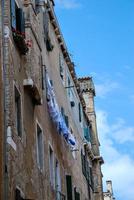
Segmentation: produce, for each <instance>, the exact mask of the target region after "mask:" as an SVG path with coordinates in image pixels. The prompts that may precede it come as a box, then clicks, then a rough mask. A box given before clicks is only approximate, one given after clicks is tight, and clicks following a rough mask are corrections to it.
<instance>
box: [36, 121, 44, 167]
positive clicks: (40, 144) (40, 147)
mask: <svg viewBox="0 0 134 200" xmlns="http://www.w3.org/2000/svg"><path fill="white" fill-rule="evenodd" d="M37 161H38V165H39V168H40V169H43V140H42V130H41V128H40V126H39V125H38V124H37Z"/></svg>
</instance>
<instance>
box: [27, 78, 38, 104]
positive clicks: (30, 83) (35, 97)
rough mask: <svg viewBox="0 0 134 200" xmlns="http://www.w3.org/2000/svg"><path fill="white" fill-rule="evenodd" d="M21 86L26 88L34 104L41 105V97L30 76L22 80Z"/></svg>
mask: <svg viewBox="0 0 134 200" xmlns="http://www.w3.org/2000/svg"><path fill="white" fill-rule="evenodd" d="M23 86H24V88H25V89H27V90H28V91H29V93H30V95H31V97H32V100H33V103H34V104H35V105H42V98H41V95H40V92H39V89H38V87H37V85H36V84H35V83H34V82H33V80H32V79H31V78H28V79H25V80H24V81H23Z"/></svg>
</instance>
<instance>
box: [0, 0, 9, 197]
mask: <svg viewBox="0 0 134 200" xmlns="http://www.w3.org/2000/svg"><path fill="white" fill-rule="evenodd" d="M1 5H2V33H3V34H2V46H3V66H2V70H3V105H4V111H3V113H4V116H3V118H4V144H3V155H4V164H3V167H4V170H3V171H4V185H3V187H4V188H3V190H4V191H3V200H8V164H7V162H8V154H7V127H8V121H9V110H8V104H7V102H8V100H9V78H8V71H9V34H8V31H9V17H8V15H9V14H8V12H9V11H8V10H9V9H8V6H9V5H10V4H9V0H1ZM6 15H7V16H6ZM6 28H7V29H6ZM5 30H7V34H5Z"/></svg>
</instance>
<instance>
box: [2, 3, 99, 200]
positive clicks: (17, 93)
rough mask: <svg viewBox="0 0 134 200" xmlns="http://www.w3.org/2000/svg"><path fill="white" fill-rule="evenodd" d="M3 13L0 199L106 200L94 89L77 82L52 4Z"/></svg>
mask: <svg viewBox="0 0 134 200" xmlns="http://www.w3.org/2000/svg"><path fill="white" fill-rule="evenodd" d="M0 11H1V13H0V14H1V15H2V21H1V27H2V29H1V31H3V32H1V38H0V39H1V40H0V45H1V56H2V57H1V66H3V67H2V68H1V71H0V81H1V88H0V94H1V101H0V109H1V113H2V115H1V118H0V130H1V133H2V134H1V137H2V138H1V140H0V142H1V143H0V148H1V150H2V152H3V157H0V162H1V166H2V170H1V172H4V173H2V174H4V175H2V174H1V176H0V177H1V178H0V187H1V191H2V192H1V199H2V200H8V199H10V200H19V199H25V200H26V199H27V200H28V199H29V200H55V199H56V200H65V199H66V200H80V199H81V200H90V199H91V200H103V192H102V174H101V164H102V163H103V159H102V157H101V156H100V152H99V140H98V133H97V128H96V119H95V109H94V96H95V89H94V87H93V81H92V79H91V78H90V77H88V78H81V79H77V76H76V73H75V69H74V63H73V62H72V61H71V58H70V56H69V53H68V50H67V47H66V44H65V41H64V38H63V36H62V33H61V31H60V27H59V24H58V21H57V18H56V16H55V13H54V1H53V0H48V1H47V0H33V1H32V0H23V1H22V0H10V1H9V0H3V1H2V4H1V9H0ZM3 33H4V34H3ZM2 44H3V45H2ZM85 85H86V86H85ZM1 172H0V173H1Z"/></svg>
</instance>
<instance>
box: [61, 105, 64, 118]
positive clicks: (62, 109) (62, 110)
mask: <svg viewBox="0 0 134 200" xmlns="http://www.w3.org/2000/svg"><path fill="white" fill-rule="evenodd" d="M61 114H62V116H63V117H64V108H63V107H61Z"/></svg>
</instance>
